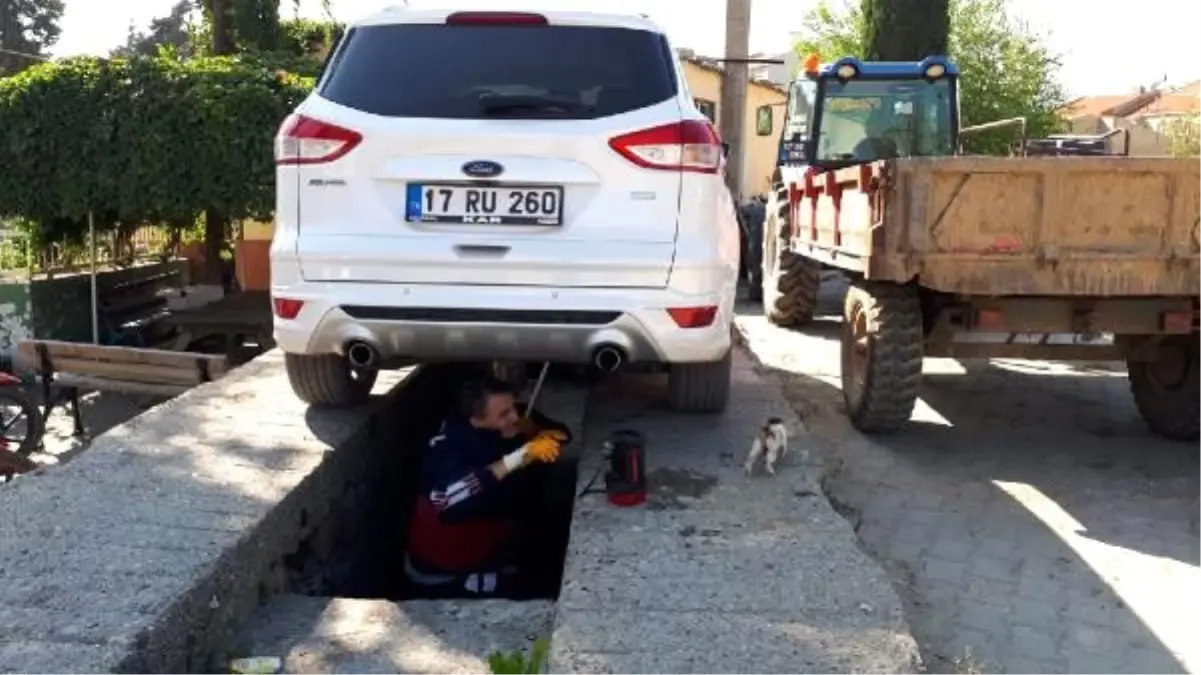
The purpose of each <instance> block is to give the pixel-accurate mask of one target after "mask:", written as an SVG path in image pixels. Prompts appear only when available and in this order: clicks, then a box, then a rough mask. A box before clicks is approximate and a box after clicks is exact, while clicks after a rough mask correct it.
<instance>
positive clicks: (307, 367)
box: [284, 353, 379, 408]
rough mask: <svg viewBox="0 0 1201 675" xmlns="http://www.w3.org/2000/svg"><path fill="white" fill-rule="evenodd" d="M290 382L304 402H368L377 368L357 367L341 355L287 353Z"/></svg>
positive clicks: (340, 405) (334, 404)
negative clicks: (362, 368) (357, 368)
mask: <svg viewBox="0 0 1201 675" xmlns="http://www.w3.org/2000/svg"><path fill="white" fill-rule="evenodd" d="M284 368H285V369H286V370H287V371H288V383H289V384H291V385H292V391H293V392H295V394H296V397H297V398H299V399H300V400H301V401H304V402H305V403H307V404H309V405H311V406H317V407H323V408H344V407H350V406H355V405H359V404H361V403H364V402H366V400H367V398H368V397H369V396H370V395H371V387H373V386H375V379H376V378H377V377H378V376H379V371H378V370H374V369H373V370H355V369H353V368H351V367H350V364H349V363H347V362H346V359H345V358H344V357H342V356H341V355H338V354H287V353H285V354H284Z"/></svg>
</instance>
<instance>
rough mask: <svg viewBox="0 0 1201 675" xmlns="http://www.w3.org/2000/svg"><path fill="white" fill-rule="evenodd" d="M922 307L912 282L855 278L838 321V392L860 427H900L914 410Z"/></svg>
mask: <svg viewBox="0 0 1201 675" xmlns="http://www.w3.org/2000/svg"><path fill="white" fill-rule="evenodd" d="M924 341H925V337H924V335H923V333H922V307H921V302H920V300H919V297H918V290H917V288H916V287H912V286H900V285H897V284H890V283H867V282H862V281H856V282H854V283H853V284H852V285H851V288H850V289H849V290H848V291H847V296H846V303H845V306H844V310H843V326H842V396H843V400H844V401H845V402H846V407H847V416H848V417H850V420H851V424H852V425H854V427H855V428H856V429H858V430H860V431H862V432H864V433H871V434H889V433H894V432H896V431H899V430H900V429H901V428H902V427H904V426H905V424H906V423H907V422H908V421H909V417H910V416H911V415H912V414H913V406H914V405H915V404H916V403H917V395H918V387H919V386H920V385H921V380H922V354H923V345H924Z"/></svg>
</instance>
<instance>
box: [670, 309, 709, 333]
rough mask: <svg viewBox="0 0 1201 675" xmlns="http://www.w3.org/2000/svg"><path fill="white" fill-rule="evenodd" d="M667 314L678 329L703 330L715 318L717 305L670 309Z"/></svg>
mask: <svg viewBox="0 0 1201 675" xmlns="http://www.w3.org/2000/svg"><path fill="white" fill-rule="evenodd" d="M667 314H668V315H669V316H671V320H672V321H675V322H676V325H677V326H679V327H680V328H704V327H705V326H711V325H713V321H714V319H716V318H717V305H706V306H704V307H670V308H668V310H667Z"/></svg>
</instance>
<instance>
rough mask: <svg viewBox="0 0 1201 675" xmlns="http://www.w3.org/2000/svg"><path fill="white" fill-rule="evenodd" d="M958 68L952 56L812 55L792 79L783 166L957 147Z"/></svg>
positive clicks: (946, 151) (832, 164)
mask: <svg viewBox="0 0 1201 675" xmlns="http://www.w3.org/2000/svg"><path fill="white" fill-rule="evenodd" d="M958 77H959V70H958V68H956V67H955V65H954V64H953V63H951V62H950V61H949V60H948V59H946V58H944V57H939V56H931V57H927V58H926V59H923V60H922V61H917V62H891V61H879V62H864V61H860V60H858V59H855V58H850V57H847V58H843V59H840V60H838V61H836V62H834V63H830V64H826V65H824V66H823V65H820V64H819V63H818V59H817V56H816V55H811V56H810V57H809V58H807V59H806V60H805V63H804V67H803V68H802V72H801V73H800V74H798V75H797V77H796V79H795V80H794V81H793V83H792V85H791V87H790V91H789V96H788V104H787V108H786V111H785V114H784V120H783V125H782V129H781V136H780V143H779V157H778V160H779V165H780V166H781V167H785V166H817V167H820V168H823V169H835V168H839V167H842V166H849V165H852V164H862V163H865V162H871V161H875V160H878V159H890V158H896V157H940V156H946V155H952V154H954V153H955V149H956V144H957V139H958V136H959V98H958V92H957V87H956V84H957V80H958Z"/></svg>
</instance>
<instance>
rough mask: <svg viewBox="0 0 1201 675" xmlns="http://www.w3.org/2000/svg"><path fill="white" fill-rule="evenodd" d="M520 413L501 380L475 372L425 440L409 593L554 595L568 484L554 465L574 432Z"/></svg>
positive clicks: (564, 532)
mask: <svg viewBox="0 0 1201 675" xmlns="http://www.w3.org/2000/svg"><path fill="white" fill-rule="evenodd" d="M523 413H524V406H523V405H522V404H519V403H518V402H517V400H516V396H515V392H514V391H513V389H512V388H511V387H510V386H509V385H508V384H507V383H505V382H503V381H501V380H498V379H495V378H491V377H481V378H477V379H473V380H471V381H469V382H468V383H467V384H466V385H464V387H463V388H462V390H461V392H460V395H459V401H458V409H457V410H456V411H454V413H453V414H452V415H451V417H450V418H448V419H447V420H445V421H444V422H443V423H442V426H441V428H440V429H439V430H438V432H437V433H436V434H435V435H434V436H433V437H432V438H430V440H429V443H428V444H427V447H425V448H424V450H423V456H422V461H421V469H420V476H419V479H418V493H417V498H416V504H415V506H414V512H413V517H412V520H411V522H410V525H409V539H408V551H407V554H406V556H405V575H406V577H407V579H408V581H409V583H410V585H411V588H412V591H413V594H415V595H420V596H421V597H426V598H437V597H463V596H493V597H495V596H499V597H508V598H514V599H527V598H531V597H546V596H553V595H555V593H556V591H557V589H558V584H559V581H560V580H559V576H560V574H559V573H557V572H559V571H560V568H561V560H562V555H563V551H564V550H565V548H566V545H567V536H568V529H569V528H570V519H571V499H572V497H573V496H574V488H575V482H574V480H573V476H574V474H570V472H568V471H563V470H562V469H563V467H562V465H558V466H556V464H555V463H556V460H558V458H559V454H560V452H561V450H562V446H563V445H564V444H566V443H569V442H570V441H571V434H570V432H569V431H568V429H567V427H565V426H564V425H562V424H560V423H558V422H555V421H554V420H551V419H549V418H547V417H545V416H543V415H541V414H540V413H538V412H537V411H533V412H532V413H531V415H529V416H528V417H527V416H525V415H524V414H523ZM568 474H570V475H568ZM564 492H566V493H567V494H566V497H564ZM564 500H566V503H564Z"/></svg>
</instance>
